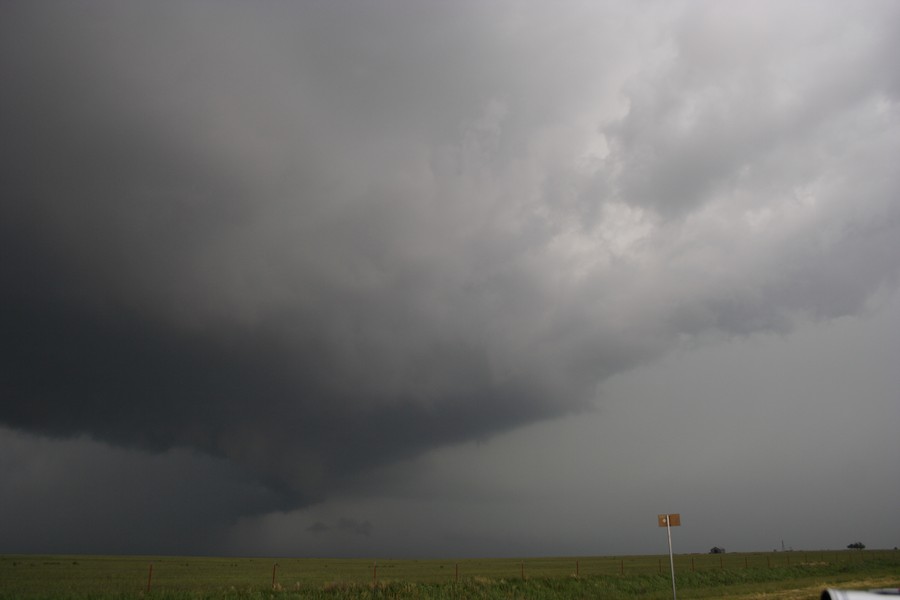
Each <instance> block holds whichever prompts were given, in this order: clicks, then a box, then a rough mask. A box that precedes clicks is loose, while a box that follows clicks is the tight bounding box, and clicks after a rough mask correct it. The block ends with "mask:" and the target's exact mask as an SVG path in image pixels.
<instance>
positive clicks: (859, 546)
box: [847, 542, 866, 550]
mask: <svg viewBox="0 0 900 600" xmlns="http://www.w3.org/2000/svg"><path fill="white" fill-rule="evenodd" d="M847 547H848V548H852V549H854V550H864V549H865V547H866V545H865V544H863V543H862V542H854V543H852V544H847Z"/></svg>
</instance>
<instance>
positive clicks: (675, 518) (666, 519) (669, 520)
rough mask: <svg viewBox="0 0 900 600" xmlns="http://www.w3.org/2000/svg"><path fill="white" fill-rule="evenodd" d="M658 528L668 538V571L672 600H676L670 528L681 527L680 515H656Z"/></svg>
mask: <svg viewBox="0 0 900 600" xmlns="http://www.w3.org/2000/svg"><path fill="white" fill-rule="evenodd" d="M656 518H657V520H658V522H659V526H660V527H665V528H666V535H667V536H668V538H669V570H670V571H671V573H672V600H678V597H677V596H676V595H675V557H674V555H673V554H672V528H673V527H678V526H680V525H681V515H680V514H679V513H675V514H671V515H657V517H656Z"/></svg>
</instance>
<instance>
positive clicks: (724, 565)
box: [0, 550, 900, 600]
mask: <svg viewBox="0 0 900 600" xmlns="http://www.w3.org/2000/svg"><path fill="white" fill-rule="evenodd" d="M151 565H152V567H151ZM151 568H152V572H151ZM273 571H274V580H275V585H274V586H273ZM675 572H676V579H677V582H678V589H679V598H725V597H728V598H759V597H763V596H766V597H774V598H810V599H813V598H817V597H818V593H819V592H820V591H821V589H822V588H824V587H826V586H828V587H847V588H853V587H883V586H888V587H896V586H900V552H898V551H871V550H869V551H862V552H860V551H833V552H778V553H733V554H724V555H708V554H695V555H678V556H676V557H675ZM854 584H855V585H854ZM148 586H149V592H148ZM798 590H799V591H798ZM791 591H794V592H796V595H790V593H791ZM671 593H672V591H671V579H670V576H669V564H668V556H623V557H578V558H575V557H571V558H529V559H482V560H476V559H461V560H458V561H457V560H378V561H377V562H376V561H375V560H371V559H306V558H304V559H297V558H207V557H174V556H38V555H4V556H0V599H4V600H5V599H7V598H9V599H12V598H17V599H18V598H22V599H38V598H61V599H82V598H84V599H86V598H100V599H103V598H140V597H146V598H161V599H162V598H270V597H271V598H327V599H333V600H341V599H344V598H348V599H349V598H366V599H373V598H383V599H398V600H399V599H406V598H440V599H443V598H448V599H451V598H452V599H454V600H458V599H460V598H478V599H482V598H483V599H501V598H502V599H516V600H518V599H529V598H533V599H536V600H538V599H548V600H549V599H556V598H560V599H561V598H611V599H617V598H648V599H656V598H660V599H663V598H670V597H671Z"/></svg>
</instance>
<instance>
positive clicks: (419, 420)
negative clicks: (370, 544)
mask: <svg viewBox="0 0 900 600" xmlns="http://www.w3.org/2000/svg"><path fill="white" fill-rule="evenodd" d="M198 6H200V7H203V8H202V10H201V9H200V8H198ZM656 8H659V7H656ZM731 8H733V7H731ZM731 8H729V9H727V10H726V9H725V8H724V7H715V6H713V7H709V6H705V5H704V8H703V9H702V10H700V11H699V12H697V5H689V7H688V9H685V10H682V9H681V8H678V7H676V8H668V9H666V10H661V9H660V10H658V11H656V9H654V8H653V7H652V6H651V7H650V8H647V7H644V8H641V9H636V10H640V11H643V12H641V14H629V11H624V10H622V9H621V8H618V9H616V8H610V7H603V6H597V7H593V8H591V9H590V10H591V11H592V12H591V13H590V14H579V13H578V10H577V9H576V8H575V7H572V6H569V7H566V8H565V10H562V11H561V12H560V13H559V14H555V15H554V20H553V22H554V23H556V24H557V26H558V27H557V29H554V28H548V27H546V20H545V19H544V17H542V16H541V15H540V14H539V13H540V12H541V11H542V10H544V9H542V8H541V7H520V8H519V9H517V10H515V11H513V10H512V9H511V8H510V7H499V6H496V7H490V8H485V7H476V6H473V5H465V6H454V7H453V8H452V9H451V8H450V7H448V6H431V7H428V8H424V7H418V8H416V9H415V10H412V11H409V12H407V11H396V10H394V9H390V8H387V7H382V6H378V7H374V6H359V7H354V10H352V11H349V12H346V11H344V10H343V9H342V8H338V7H332V8H324V7H321V6H315V7H313V6H300V7H291V8H285V7H278V8H272V7H269V9H265V8H260V9H256V8H254V9H250V8H235V7H213V6H211V5H202V4H201V5H194V6H192V7H179V8H171V7H169V8H155V7H153V8H151V7H142V8H137V7H134V6H123V7H115V8H113V7H109V6H106V7H103V8H98V9H97V11H96V12H93V13H92V12H91V11H88V10H82V9H81V8H80V7H63V8H59V10H61V11H63V12H65V13H67V14H66V17H67V18H65V19H56V18H51V15H50V14H49V13H48V10H49V9H47V8H42V7H32V8H24V7H15V8H5V9H4V12H6V13H7V14H8V15H9V16H10V17H11V18H8V19H3V21H4V25H3V26H2V27H3V36H2V37H3V42H2V48H3V51H2V55H3V58H2V69H3V73H4V81H5V84H4V87H5V88H6V89H7V90H10V93H5V94H3V96H2V99H0V112H2V116H0V119H2V125H3V130H4V132H5V134H4V140H3V142H2V158H3V161H4V165H5V174H4V176H3V180H2V187H3V190H2V191H3V203H2V209H0V216H2V219H0V277H2V280H3V285H4V300H3V304H4V307H3V311H2V315H0V327H2V331H3V336H2V339H3V341H2V346H0V365H2V370H3V378H2V381H3V383H2V386H3V389H2V400H0V421H2V422H3V423H4V424H6V425H8V426H10V427H14V428H20V429H24V430H28V431H34V432H40V433H46V434H50V435H54V436H72V435H77V434H82V433H86V434H90V435H92V436H95V437H96V438H99V439H101V440H104V441H108V442H111V443H115V444H120V445H125V446H133V447H137V448H142V449H149V450H156V451H161V450H165V449H170V448H193V449H196V450H199V451H201V452H203V453H206V454H209V455H211V456H214V457H217V458H223V459H226V460H228V461H232V462H234V463H235V464H237V465H240V467H241V468H242V469H245V470H246V471H248V472H250V473H252V474H254V476H255V477H256V478H258V480H259V481H261V482H264V483H265V484H266V485H267V486H269V487H270V488H271V489H273V490H277V491H278V492H279V493H281V494H282V498H283V502H284V503H285V504H286V505H291V504H304V503H308V502H312V501H314V500H317V499H320V498H321V497H323V496H324V495H326V494H327V493H328V492H329V491H330V490H332V489H335V488H336V487H338V486H341V485H342V484H343V483H345V482H346V481H348V480H352V479H353V478H354V477H355V476H356V475H358V474H359V473H361V472H364V471H366V470H368V469H370V468H372V467H375V466H379V465H383V464H386V463H390V462H392V461H395V460H398V459H401V458H405V457H409V456H413V455H415V454H417V453H420V452H422V451H424V450H426V449H429V448H432V447H435V446H439V445H442V444H449V443H453V442H458V441H462V440H466V439H473V438H478V437H484V436H489V435H491V434H492V433H495V432H498V431H502V430H505V429H509V428H512V427H515V426H517V425H520V424H523V423H527V422H531V421H534V420H537V419H542V418H546V417H549V416H553V415H559V414H562V413H565V412H568V411H574V410H580V409H583V408H585V407H587V406H589V405H590V402H591V401H592V399H593V395H594V390H595V386H596V385H597V383H598V382H599V381H602V380H603V379H604V378H605V377H608V376H609V375H611V374H613V373H617V372H621V371H622V370H625V369H629V368H632V367H634V366H636V365H638V364H640V363H641V362H643V361H646V360H650V359H652V358H653V357H656V356H659V355H660V354H662V353H664V352H665V351H666V349H667V348H668V347H669V346H670V344H671V343H672V342H673V341H674V340H676V339H679V337H683V336H693V335H699V334H703V333H708V332H719V333H724V334H728V335H730V334H735V333H737V334H742V333H750V332H754V331H760V330H778V329H787V328H790V326H791V323H792V320H793V319H794V318H796V316H797V315H799V314H813V315H815V316H817V317H826V318H827V317H832V316H837V315H841V314H848V313H853V312H856V311H858V310H860V309H861V307H862V306H863V305H864V303H865V301H866V299H867V298H868V297H869V296H870V295H871V294H872V293H873V292H874V291H876V290H877V289H878V288H879V287H880V286H894V285H895V284H896V276H897V264H898V263H897V260H896V257H897V256H898V255H900V231H898V229H900V208H898V204H897V202H896V192H897V189H898V188H900V185H898V184H900V181H898V179H900V178H898V175H897V171H896V169H895V168H894V167H893V166H892V160H891V158H892V157H895V156H896V155H897V153H898V152H897V151H898V149H900V148H898V146H900V121H898V113H897V85H896V75H895V74H893V73H894V72H895V69H893V68H892V66H891V61H892V60H893V58H892V57H893V56H895V55H896V54H889V53H888V52H887V51H888V50H889V49H890V47H891V46H896V41H895V40H896V39H897V36H896V35H895V34H896V32H895V31H891V30H890V25H889V24H890V23H897V22H898V20H897V19H893V20H891V19H887V18H884V17H883V16H882V15H881V14H880V11H882V10H884V11H888V12H895V11H896V10H895V9H894V8H893V7H891V6H890V5H880V4H873V5H871V7H870V8H871V11H870V12H869V11H863V13H861V14H858V15H855V16H854V18H855V19H856V23H857V26H858V28H860V29H861V30H863V31H864V32H865V35H858V34H856V33H854V31H855V30H853V31H851V30H847V29H845V28H844V24H845V21H846V18H847V15H844V14H843V11H844V10H845V9H842V8H841V7H830V8H829V10H828V11H825V14H824V16H821V17H817V18H816V19H814V20H812V21H810V22H804V23H803V24H798V23H797V22H795V21H794V20H792V15H790V14H787V13H784V12H782V10H781V9H780V8H777V7H775V6H774V5H766V6H765V7H764V9H763V12H762V13H761V15H757V18H755V19H737V18H734V17H733V16H729V15H728V14H727V11H728V10H731ZM507 9H509V10H507ZM470 11H475V12H478V13H479V17H480V18H479V19H468V18H466V16H467V14H468V13H469V12H470ZM435 13H441V14H435ZM443 13H447V14H443ZM698 16H701V17H703V19H700V20H699V21H698V20H696V17H698ZM762 17H765V18H764V19H763V18H762ZM588 24H594V25H596V27H595V26H594V25H591V26H588ZM598 28H599V32H600V33H599V34H598V33H597V32H598ZM825 40H827V42H826V41H825ZM823 54H824V57H823ZM784 57H788V58H787V60H785V59H784ZM832 64H837V65H839V66H840V68H836V69H835V68H832V67H831V66H830V65H832ZM892 74H893V75H892ZM892 77H893V79H892Z"/></svg>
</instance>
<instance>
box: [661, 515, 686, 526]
mask: <svg viewBox="0 0 900 600" xmlns="http://www.w3.org/2000/svg"><path fill="white" fill-rule="evenodd" d="M656 518H657V519H659V526H660V527H666V526H668V527H678V526H679V525H681V515H680V514H679V513H675V514H674V515H657V517H656Z"/></svg>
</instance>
